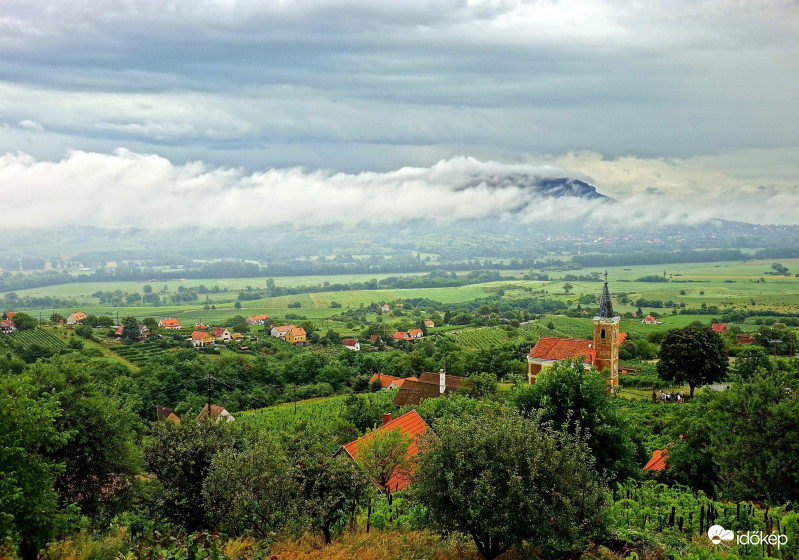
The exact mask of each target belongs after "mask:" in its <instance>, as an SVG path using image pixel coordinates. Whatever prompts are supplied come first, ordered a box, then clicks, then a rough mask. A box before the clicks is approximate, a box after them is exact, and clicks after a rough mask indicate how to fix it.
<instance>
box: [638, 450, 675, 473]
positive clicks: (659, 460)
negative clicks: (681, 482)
mask: <svg viewBox="0 0 799 560" xmlns="http://www.w3.org/2000/svg"><path fill="white" fill-rule="evenodd" d="M667 450H668V448H665V449H655V451H654V452H653V453H652V458H651V459H649V462H648V463H647V464H646V465H644V470H645V471H662V470H663V469H665V468H666V459H668V458H669V457H668V455H667V454H666V451H667Z"/></svg>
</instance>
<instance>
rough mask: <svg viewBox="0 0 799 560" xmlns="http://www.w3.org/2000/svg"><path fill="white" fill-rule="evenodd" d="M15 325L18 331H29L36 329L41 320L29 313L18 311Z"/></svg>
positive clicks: (15, 316)
mask: <svg viewBox="0 0 799 560" xmlns="http://www.w3.org/2000/svg"><path fill="white" fill-rule="evenodd" d="M13 320H14V327H16V329H17V330H18V331H29V330H33V329H35V328H36V327H37V326H38V325H39V321H37V320H36V319H34V318H33V317H31V316H30V315H28V314H27V313H17V314H16V315H14V319H13Z"/></svg>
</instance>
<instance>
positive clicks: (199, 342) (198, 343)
mask: <svg viewBox="0 0 799 560" xmlns="http://www.w3.org/2000/svg"><path fill="white" fill-rule="evenodd" d="M191 345H192V346H194V347H195V348H201V347H203V346H213V345H214V337H213V336H211V334H210V333H207V332H205V331H194V332H193V333H191Z"/></svg>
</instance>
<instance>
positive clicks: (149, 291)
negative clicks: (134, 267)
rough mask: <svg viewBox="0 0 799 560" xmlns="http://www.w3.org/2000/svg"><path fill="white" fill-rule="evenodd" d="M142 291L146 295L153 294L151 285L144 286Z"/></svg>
mask: <svg viewBox="0 0 799 560" xmlns="http://www.w3.org/2000/svg"><path fill="white" fill-rule="evenodd" d="M141 291H142V292H144V293H145V294H151V293H153V287H152V286H150V285H149V284H145V285H144V286H142V289H141Z"/></svg>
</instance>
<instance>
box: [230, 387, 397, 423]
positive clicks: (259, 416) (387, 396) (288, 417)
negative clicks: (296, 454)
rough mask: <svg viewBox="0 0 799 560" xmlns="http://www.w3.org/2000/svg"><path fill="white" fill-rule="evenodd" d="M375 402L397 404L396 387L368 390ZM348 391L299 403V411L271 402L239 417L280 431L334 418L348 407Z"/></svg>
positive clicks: (286, 405)
mask: <svg viewBox="0 0 799 560" xmlns="http://www.w3.org/2000/svg"><path fill="white" fill-rule="evenodd" d="M366 395H367V398H368V399H369V401H370V402H371V403H373V404H376V405H377V404H379V405H383V406H384V407H385V409H386V410H389V409H391V408H392V407H393V404H392V401H393V400H394V396H395V395H396V391H380V392H377V393H366ZM346 398H347V396H346V395H337V396H334V397H328V398H325V399H312V400H309V401H301V402H298V403H297V412H296V414H295V412H294V403H285V404H281V405H277V406H270V407H268V408H262V409H259V410H252V411H248V412H244V413H241V414H240V415H239V416H238V417H237V420H240V421H241V422H242V423H246V424H247V425H249V426H252V427H254V428H256V429H258V430H267V431H278V430H289V431H290V430H291V429H292V428H293V427H294V425H295V424H296V423H298V422H311V423H321V422H334V421H335V420H336V419H338V418H339V416H341V414H342V412H343V411H344V400H345V399H346Z"/></svg>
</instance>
